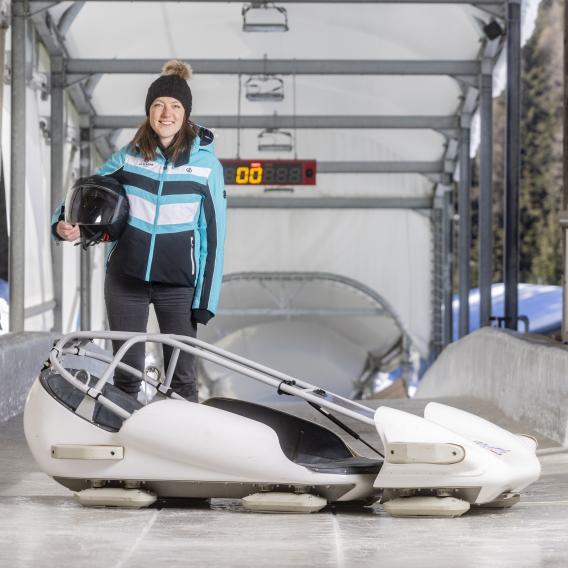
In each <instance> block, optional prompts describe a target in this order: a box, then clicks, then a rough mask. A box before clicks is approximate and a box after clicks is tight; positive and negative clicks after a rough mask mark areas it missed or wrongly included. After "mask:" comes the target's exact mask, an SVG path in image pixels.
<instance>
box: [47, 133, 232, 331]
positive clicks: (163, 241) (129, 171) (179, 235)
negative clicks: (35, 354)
mask: <svg viewBox="0 0 568 568" xmlns="http://www.w3.org/2000/svg"><path fill="white" fill-rule="evenodd" d="M97 174H99V175H108V176H112V177H114V178H115V179H117V180H118V181H119V182H120V183H121V184H122V185H123V186H124V189H125V191H126V194H127V196H128V203H129V206H130V215H129V218H128V224H127V226H126V228H125V230H124V232H123V233H122V235H121V237H120V239H119V240H118V241H117V242H116V243H115V244H114V245H113V248H112V249H111V252H110V254H109V256H108V260H107V271H108V272H109V273H111V274H120V275H126V276H131V277H134V278H139V279H141V280H145V281H147V282H160V283H166V284H172V285H178V286H191V287H195V294H194V300H193V306H192V309H193V310H198V311H199V312H200V313H199V316H201V317H199V319H198V321H203V320H205V321H203V323H205V322H206V320H207V319H209V317H211V316H213V315H214V314H215V312H216V310H217V304H218V301H219V293H220V290H221V280H222V276H223V246H224V240H225V216H226V193H225V189H224V183H223V168H222V166H221V164H220V162H219V160H218V159H217V158H216V157H215V155H214V152H213V133H212V132H211V131H209V130H207V129H205V128H201V129H200V131H199V136H197V137H196V139H195V140H194V142H193V144H192V146H191V148H190V149H188V151H187V153H186V155H185V156H181V157H180V158H179V159H178V160H177V161H176V162H175V163H171V162H170V161H169V160H168V158H167V157H166V156H164V154H163V153H162V152H161V150H160V149H157V151H156V157H155V159H154V160H151V161H147V160H145V159H144V157H143V156H142V155H140V154H139V152H138V151H137V150H136V149H135V148H132V147H131V146H130V145H127V146H125V147H123V148H122V149H121V150H119V151H118V152H116V153H115V154H114V155H113V156H112V157H111V158H110V159H109V160H108V161H107V162H106V163H105V164H104V165H103V166H102V167H101V168H99V170H98V171H97ZM61 213H62V211H61V208H59V209H58V210H57V211H56V212H55V214H54V216H53V220H52V223H54V224H57V221H58V220H59V219H61V218H62V217H61ZM204 310H207V312H209V314H208V316H209V317H207V314H206V312H205V311H204ZM203 316H205V317H203Z"/></svg>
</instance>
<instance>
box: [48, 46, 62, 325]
mask: <svg viewBox="0 0 568 568" xmlns="http://www.w3.org/2000/svg"><path fill="white" fill-rule="evenodd" d="M63 85H64V69H63V57H60V56H55V57H52V58H51V209H52V211H55V209H57V207H59V206H60V205H61V202H62V201H63V175H64V174H63V170H64V166H63V158H64V157H63V151H64V146H63V145H64V141H65V125H64V123H65V116H64V112H65V110H64V96H65V92H64V86H63ZM51 255H52V265H53V296H54V300H55V308H54V309H53V328H54V330H56V331H64V330H63V250H62V247H61V246H59V243H56V242H53V243H52V245H51Z"/></svg>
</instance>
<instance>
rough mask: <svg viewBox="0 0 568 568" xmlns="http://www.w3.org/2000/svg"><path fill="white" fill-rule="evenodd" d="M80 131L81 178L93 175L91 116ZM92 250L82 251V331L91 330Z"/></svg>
mask: <svg viewBox="0 0 568 568" xmlns="http://www.w3.org/2000/svg"><path fill="white" fill-rule="evenodd" d="M81 123H82V124H86V126H81V128H80V130H79V140H80V142H79V144H80V146H79V154H80V155H79V169H80V172H79V173H80V176H81V177H86V176H88V175H90V174H91V171H92V167H91V139H92V128H91V126H90V123H89V115H86V116H83V117H82V120H81ZM91 261H92V259H91V249H90V248H87V250H81V280H80V294H81V330H82V331H86V330H89V329H91V280H92V278H91V272H92V270H91Z"/></svg>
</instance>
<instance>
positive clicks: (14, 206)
mask: <svg viewBox="0 0 568 568" xmlns="http://www.w3.org/2000/svg"><path fill="white" fill-rule="evenodd" d="M11 114H12V117H11V156H10V175H11V180H10V263H9V264H10V266H9V275H10V331H12V332H17V331H23V330H24V307H25V306H24V298H25V284H26V276H25V244H26V241H25V235H26V14H25V5H24V2H23V1H22V0H14V1H13V2H12V113H11Z"/></svg>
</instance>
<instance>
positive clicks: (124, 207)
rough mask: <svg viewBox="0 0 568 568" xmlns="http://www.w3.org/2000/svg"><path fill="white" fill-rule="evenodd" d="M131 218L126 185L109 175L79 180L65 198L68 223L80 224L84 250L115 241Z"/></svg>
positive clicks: (66, 220)
mask: <svg viewBox="0 0 568 568" xmlns="http://www.w3.org/2000/svg"><path fill="white" fill-rule="evenodd" d="M127 220H128V198H127V197H126V192H125V191H124V187H122V185H121V184H120V183H119V182H118V181H116V180H115V179H114V178H113V177H110V176H89V177H84V178H80V179H78V180H77V181H76V182H75V183H74V184H73V187H71V189H70V190H69V191H68V192H67V197H66V198H65V222H66V223H71V224H72V225H79V229H80V230H81V244H82V246H83V249H86V248H87V247H88V246H92V245H96V244H97V243H100V242H101V241H104V242H110V241H116V240H117V239H118V238H119V237H120V235H121V234H122V231H123V230H124V227H125V226H126V222H127Z"/></svg>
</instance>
